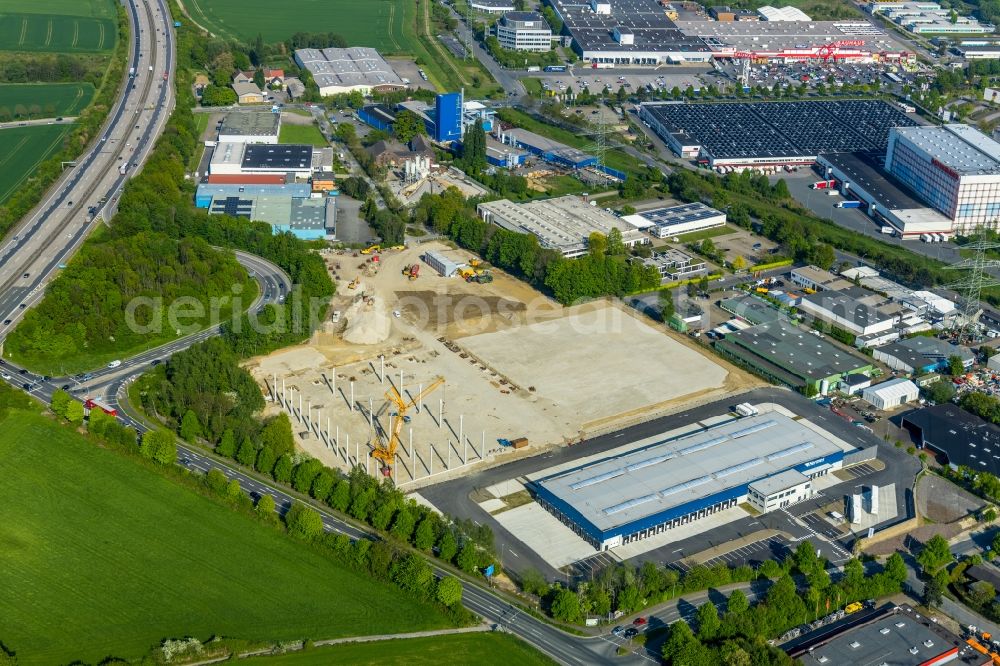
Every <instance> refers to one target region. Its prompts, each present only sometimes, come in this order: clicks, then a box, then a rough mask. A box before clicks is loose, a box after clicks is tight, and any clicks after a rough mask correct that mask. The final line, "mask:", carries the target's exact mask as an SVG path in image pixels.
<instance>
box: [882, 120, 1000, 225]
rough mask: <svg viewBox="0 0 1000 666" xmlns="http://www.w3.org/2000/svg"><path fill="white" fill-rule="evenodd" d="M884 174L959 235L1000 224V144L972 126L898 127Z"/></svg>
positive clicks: (892, 140)
mask: <svg viewBox="0 0 1000 666" xmlns="http://www.w3.org/2000/svg"><path fill="white" fill-rule="evenodd" d="M885 168H886V171H888V172H889V173H891V174H892V175H893V176H895V177H896V178H897V179H899V180H900V181H901V182H902V183H903V184H905V185H906V186H908V187H909V188H910V189H912V190H913V191H914V192H915V193H916V194H917V196H918V197H920V198H921V199H923V200H924V201H925V202H926V203H927V204H928V205H929V206H930V207H932V208H934V209H935V210H937V211H938V212H940V213H941V214H943V215H945V216H946V217H948V218H949V219H951V220H952V222H953V229H954V231H957V232H960V233H961V232H968V231H971V230H973V229H975V228H976V227H977V226H984V227H988V228H992V229H996V228H998V223H1000V144H998V143H997V142H996V141H994V140H993V139H991V138H989V137H988V136H986V135H985V134H983V133H982V132H979V131H978V130H976V129H973V128H971V127H969V126H968V125H944V126H942V127H897V128H894V129H892V130H891V131H890V133H889V147H888V151H887V152H886V157H885Z"/></svg>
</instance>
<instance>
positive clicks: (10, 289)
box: [0, 0, 175, 343]
mask: <svg viewBox="0 0 1000 666" xmlns="http://www.w3.org/2000/svg"><path fill="white" fill-rule="evenodd" d="M125 8H126V10H127V12H128V15H129V19H130V22H131V29H132V34H133V43H132V44H131V48H130V54H129V62H128V65H129V67H130V68H132V69H133V71H134V72H135V74H134V76H131V75H128V74H126V76H127V78H126V79H125V80H123V81H122V93H121V95H120V96H119V99H118V101H117V103H116V104H115V106H114V107H113V108H112V110H111V112H110V114H109V115H108V118H107V120H106V121H105V125H104V127H103V128H102V129H101V132H100V134H99V136H98V138H97V139H96V140H95V141H94V142H93V144H92V145H91V146H90V147H89V148H88V149H87V150H86V152H84V153H83V155H81V156H80V158H79V159H78V160H77V161H76V163H75V166H67V168H66V169H65V171H64V173H63V175H62V176H61V177H60V179H59V180H58V181H57V182H56V183H55V185H53V186H52V187H51V188H50V189H49V192H48V193H47V194H46V196H45V198H44V199H43V201H42V202H41V203H40V204H39V205H38V206H36V208H35V209H34V210H33V211H32V212H31V213H29V214H28V215H26V216H25V218H24V219H23V220H22V221H21V222H20V223H19V224H18V225H17V226H16V227H15V228H14V229H12V230H11V231H10V233H8V235H7V237H6V238H4V239H3V240H2V241H0V343H2V342H3V339H4V338H5V337H6V335H7V333H9V332H10V331H11V330H13V329H14V327H15V326H16V325H17V322H18V321H19V320H20V318H21V317H22V316H23V315H24V311H25V310H26V309H27V308H28V307H31V306H32V305H34V304H35V303H37V302H38V301H39V300H40V299H41V297H42V295H43V294H44V291H45V286H46V285H47V284H48V282H49V281H50V280H52V278H53V277H54V276H55V275H56V273H57V272H58V271H59V266H60V265H62V264H65V263H66V262H67V261H68V260H69V258H70V257H71V256H72V255H73V253H74V252H75V251H76V250H77V249H78V248H79V246H80V245H81V244H82V243H83V241H84V240H85V239H86V237H87V236H88V235H89V234H90V232H91V231H93V229H94V227H95V226H96V225H97V224H100V223H101V221H102V220H104V219H108V218H110V217H111V215H113V214H114V211H115V210H116V204H117V201H118V197H119V195H120V194H121V190H122V188H123V187H124V185H125V182H126V180H128V178H129V177H130V176H131V174H132V173H133V172H134V171H136V170H137V169H138V168H140V167H141V165H142V164H143V163H144V162H145V160H146V158H147V157H148V155H149V152H150V151H151V150H152V148H153V145H154V144H155V142H156V139H157V138H158V137H159V136H160V134H161V133H162V131H163V127H164V126H165V124H166V122H167V119H168V118H169V116H170V112H171V111H172V109H173V105H174V103H175V100H174V96H173V87H172V83H173V78H172V75H173V70H174V60H175V57H174V40H173V35H172V33H171V27H170V26H171V23H170V22H169V11H168V10H167V8H166V5H165V4H164V2H163V0H129V1H128V2H127V3H126V4H125Z"/></svg>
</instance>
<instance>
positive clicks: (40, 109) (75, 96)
mask: <svg viewBox="0 0 1000 666" xmlns="http://www.w3.org/2000/svg"><path fill="white" fill-rule="evenodd" d="M93 97H94V86H92V85H91V84H89V83H23V84H21V83H12V84H6V83H4V84H0V122H7V121H9V120H21V119H27V118H55V117H56V116H75V115H76V114H78V113H80V112H81V111H83V109H84V108H86V106H87V105H88V104H90V100H91V99H93Z"/></svg>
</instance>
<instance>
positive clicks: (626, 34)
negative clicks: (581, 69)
mask: <svg viewBox="0 0 1000 666" xmlns="http://www.w3.org/2000/svg"><path fill="white" fill-rule="evenodd" d="M549 4H550V6H551V7H552V9H553V10H554V11H555V13H556V15H557V16H558V17H559V18H560V19H561V20H562V22H563V31H564V32H566V33H568V34H569V36H570V37H571V38H572V48H573V51H575V52H576V54H577V55H578V56H579V57H580V59H581V60H583V61H585V62H589V63H594V64H609V65H613V64H620V65H661V64H681V63H685V62H698V63H706V62H710V61H711V59H712V51H711V49H710V48H709V47H708V46H707V45H706V44H705V42H704V41H702V40H701V39H699V38H698V37H690V36H688V35H685V34H684V33H683V32H681V31H680V30H678V29H677V26H676V25H675V24H674V22H673V21H671V20H670V19H669V18H668V17H667V14H666V12H665V11H664V8H663V7H662V6H661V5H660V3H659V2H657V0H590V2H588V3H583V2H579V0H551V2H550V3H549Z"/></svg>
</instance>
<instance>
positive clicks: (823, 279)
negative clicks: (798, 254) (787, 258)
mask: <svg viewBox="0 0 1000 666" xmlns="http://www.w3.org/2000/svg"><path fill="white" fill-rule="evenodd" d="M789 279H791V281H792V283H793V284H797V285H798V286H800V287H802V288H803V289H812V290H813V291H839V290H840V289H847V288H848V287H850V286H851V283H850V282H848V281H847V280H845V279H844V278H842V277H838V276H836V275H834V274H833V273H831V272H830V271H827V270H823V269H822V268H820V267H819V266H812V265H809V266H796V267H795V268H793V269H792V272H791V273H790V275H789Z"/></svg>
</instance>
